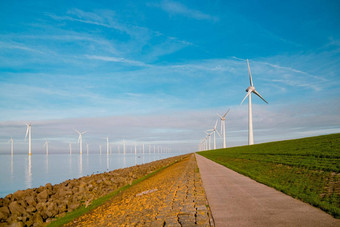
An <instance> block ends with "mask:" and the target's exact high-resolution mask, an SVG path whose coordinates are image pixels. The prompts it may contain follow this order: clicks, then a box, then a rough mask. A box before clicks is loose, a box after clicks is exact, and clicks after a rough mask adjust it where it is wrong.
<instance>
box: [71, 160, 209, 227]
mask: <svg viewBox="0 0 340 227" xmlns="http://www.w3.org/2000/svg"><path fill="white" fill-rule="evenodd" d="M194 225H198V226H211V225H212V220H211V215H210V213H209V208H208V203H207V200H206V196H205V192H204V188H203V186H202V181H201V179H200V174H199V172H198V168H197V163H196V160H195V156H194V155H190V156H188V157H187V158H185V159H183V160H181V161H179V162H177V163H175V164H173V165H171V166H169V167H167V168H165V169H164V170H162V171H160V172H158V173H157V174H155V175H154V176H152V177H150V178H148V179H146V180H144V181H142V182H140V183H138V184H136V185H134V186H132V187H130V188H128V189H127V190H125V191H123V192H121V193H119V194H118V195H117V196H115V197H114V198H112V199H111V200H109V201H107V202H106V203H105V204H103V205H102V206H100V207H97V208H96V209H94V210H92V211H90V212H89V213H87V214H85V215H83V216H81V217H79V218H77V219H75V220H74V221H72V222H70V223H68V224H66V226H194Z"/></svg>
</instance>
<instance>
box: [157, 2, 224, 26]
mask: <svg viewBox="0 0 340 227" xmlns="http://www.w3.org/2000/svg"><path fill="white" fill-rule="evenodd" d="M154 6H158V7H159V8H161V9H162V10H164V11H166V12H167V13H169V14H178V15H182V16H185V17H190V18H193V19H196V20H208V21H214V22H216V21H218V17H216V16H212V15H209V14H207V13H203V12H201V11H199V10H196V9H190V8H188V7H187V6H185V5H183V4H182V3H179V2H175V1H169V0H164V1H162V2H161V3H160V4H159V5H154Z"/></svg>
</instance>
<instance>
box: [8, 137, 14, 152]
mask: <svg viewBox="0 0 340 227" xmlns="http://www.w3.org/2000/svg"><path fill="white" fill-rule="evenodd" d="M8 143H10V144H11V155H13V152H14V145H13V143H14V141H13V137H11V139H10V140H9V141H8Z"/></svg>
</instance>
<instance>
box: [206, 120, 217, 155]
mask: <svg viewBox="0 0 340 227" xmlns="http://www.w3.org/2000/svg"><path fill="white" fill-rule="evenodd" d="M217 121H218V120H216V123H215V127H214V128H213V129H209V130H208V132H211V133H214V150H216V136H215V134H216V127H217ZM217 133H218V132H217ZM209 136H210V135H209ZM209 149H210V148H209Z"/></svg>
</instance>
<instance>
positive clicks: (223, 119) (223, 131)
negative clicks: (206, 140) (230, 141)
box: [217, 109, 230, 148]
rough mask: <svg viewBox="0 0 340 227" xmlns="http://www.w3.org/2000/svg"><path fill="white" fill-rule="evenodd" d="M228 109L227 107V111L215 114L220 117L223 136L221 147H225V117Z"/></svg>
mask: <svg viewBox="0 0 340 227" xmlns="http://www.w3.org/2000/svg"><path fill="white" fill-rule="evenodd" d="M229 111H230V109H228V110H227V112H225V113H224V114H223V115H222V116H221V115H219V114H217V115H218V116H219V117H220V119H221V134H222V136H223V148H226V147H227V143H226V138H225V117H226V116H227V114H228V113H229Z"/></svg>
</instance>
